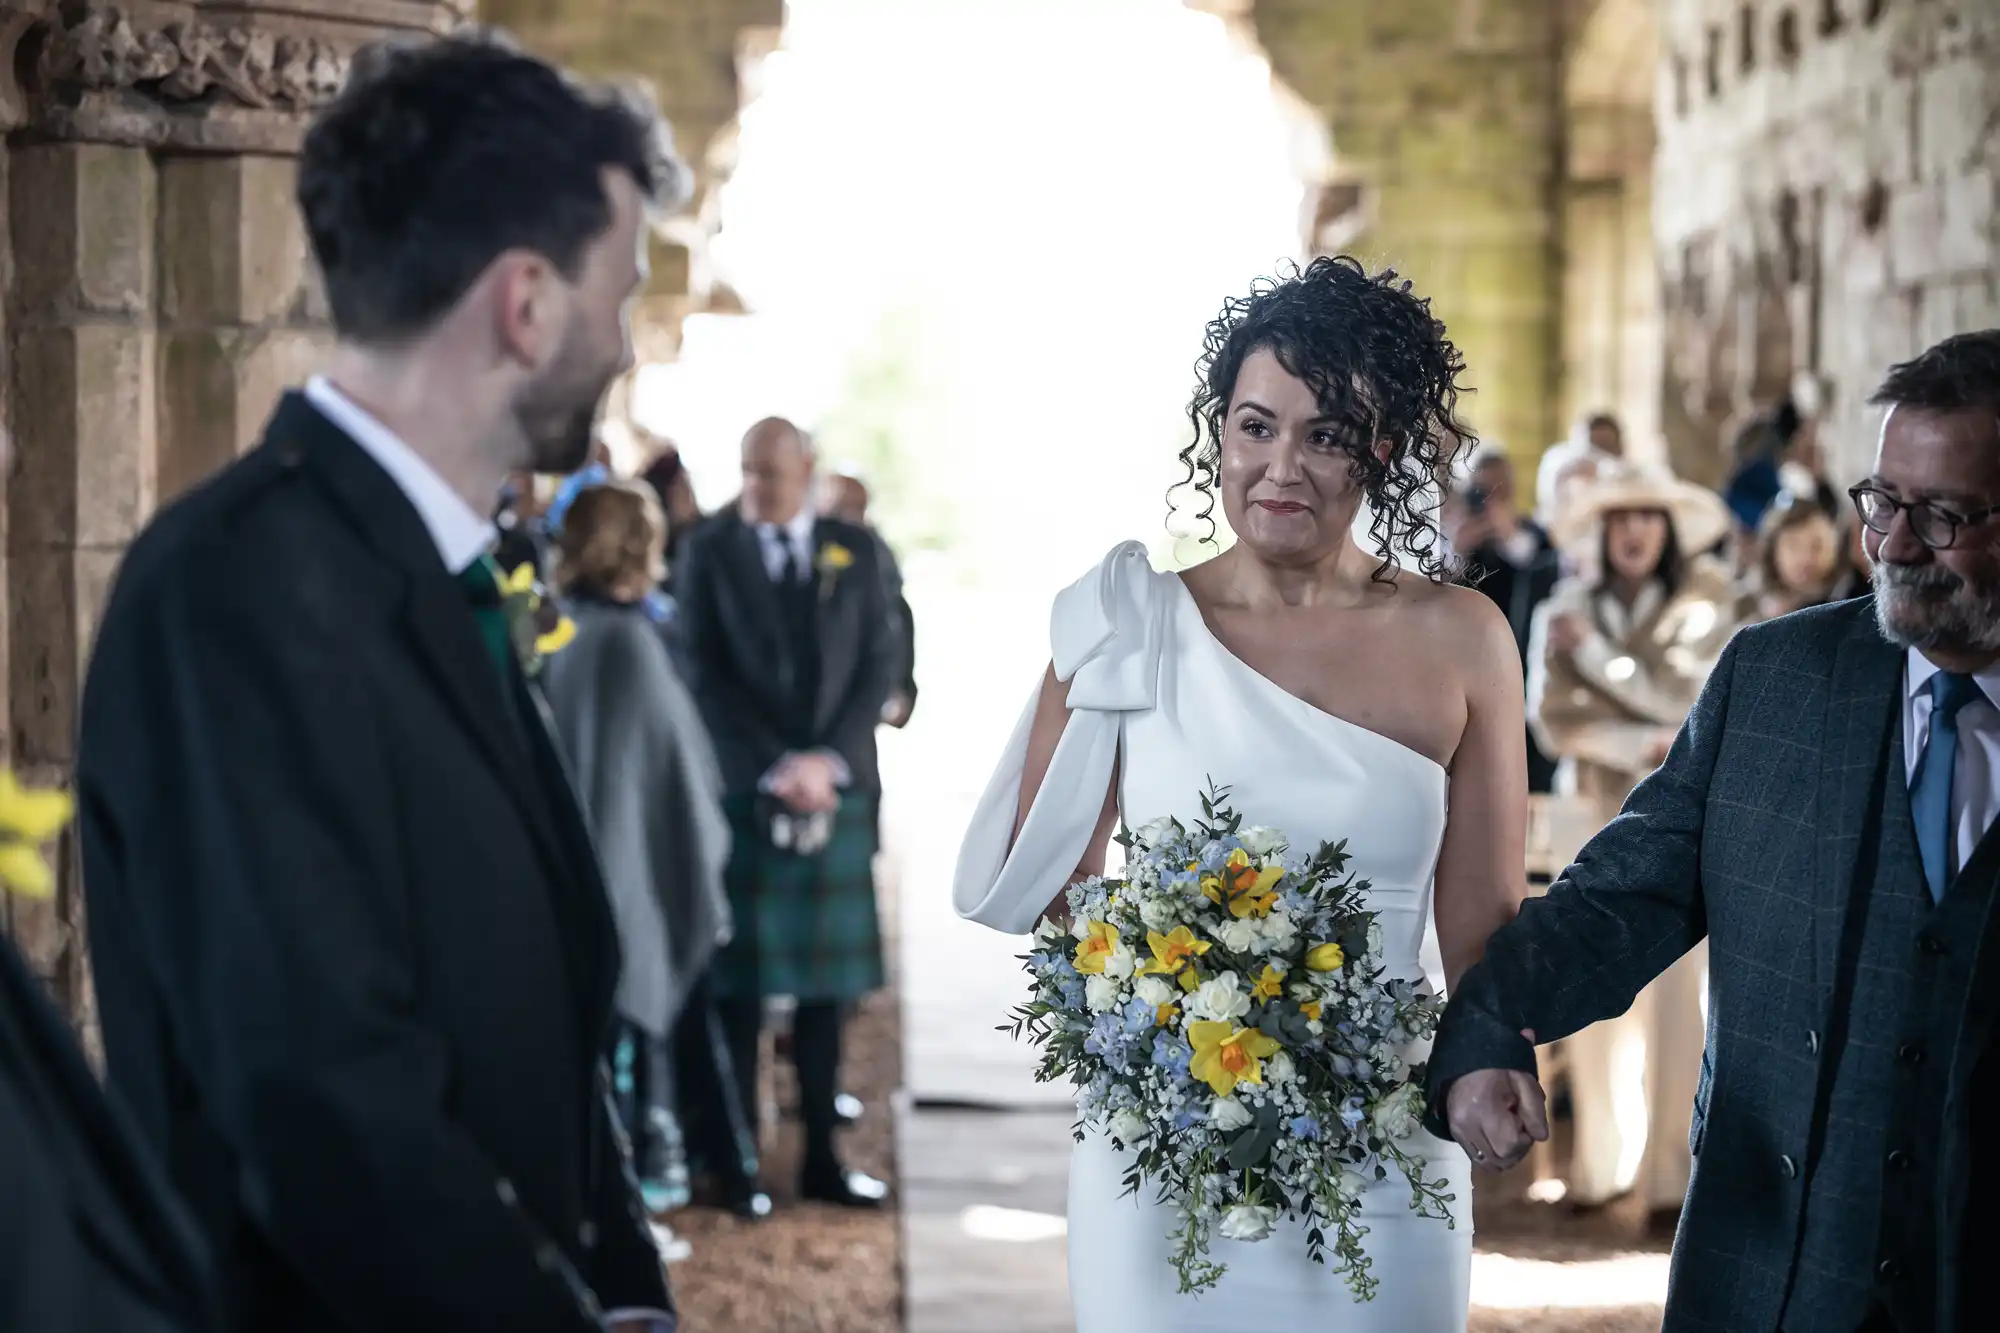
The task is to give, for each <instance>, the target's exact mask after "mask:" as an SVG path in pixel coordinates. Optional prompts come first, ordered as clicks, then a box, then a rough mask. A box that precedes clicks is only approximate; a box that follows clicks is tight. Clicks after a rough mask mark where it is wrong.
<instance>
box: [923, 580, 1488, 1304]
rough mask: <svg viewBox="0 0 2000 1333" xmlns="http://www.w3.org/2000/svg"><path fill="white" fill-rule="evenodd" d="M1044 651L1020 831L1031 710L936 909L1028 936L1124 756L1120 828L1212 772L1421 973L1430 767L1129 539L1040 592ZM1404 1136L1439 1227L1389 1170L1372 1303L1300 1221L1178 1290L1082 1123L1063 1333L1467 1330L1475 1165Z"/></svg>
mask: <svg viewBox="0 0 2000 1333" xmlns="http://www.w3.org/2000/svg"><path fill="white" fill-rule="evenodd" d="M1051 639H1052V647H1053V650H1054V662H1055V668H1056V674H1057V676H1058V677H1059V678H1061V679H1062V680H1064V681H1066V682H1067V683H1068V686H1069V696H1068V698H1069V707H1070V710H1071V713H1070V720H1069V723H1068V725H1067V727H1066V728H1065V730H1064V732H1063V736H1062V740H1061V742H1060V743H1059V744H1058V745H1057V747H1056V753H1055V759H1054V761H1053V763H1052V764H1051V765H1050V768H1049V771H1048V775H1047V777H1046V778H1045V779H1044V780H1043V782H1042V786H1041V788H1040V791H1039V794H1038V795H1037V796H1036V798H1035V803H1034V806H1033V807H1032V808H1031V809H1030V811H1029V812H1028V818H1027V820H1026V822H1025V824H1024V825H1023V827H1022V829H1021V836H1020V838H1019V840H1018V841H1014V839H1013V830H1014V822H1015V816H1016V813H1017V809H1018V805H1019V792H1020V781H1021V770H1022V764H1023V760H1024V757H1025V755H1026V751H1027V739H1028V730H1029V724H1030V722H1031V720H1032V717H1033V712H1034V708H1033V704H1032V702H1031V703H1030V705H1029V710H1028V713H1027V714H1026V715H1024V716H1023V717H1022V719H1021V722H1020V725H1019V726H1018V727H1017V728H1016V729H1015V732H1014V736H1013V739H1012V740H1011V741H1010V742H1009V744H1008V747H1007V752H1006V754H1005V756H1004V758H1003V759H1002V760H1001V762H1000V765H999V770H998V771H997V772H996V773H995V774H994V776H993V781H992V783H991V784H990V785H989V787H988V788H987V790H986V794H985V795H984V797H983V798H982V799H981V801H980V804H979V808H978V811H977V813H976V814H975V815H974V817H973V822H972V827H971V829H970V830H969V832H968V833H967V835H966V841H965V846H964V849H963V851H962V852H961V854H960V860H959V866H958V873H957V876H956V880H955V883H954V886H953V897H954V901H955V905H956V906H957V908H958V911H959V913H960V914H961V915H963V916H966V917H969V918H971V919H972V920H975V921H979V922H981V923H983V924H985V925H989V926H992V927H994V928H995V929H998V930H1002V931H1006V932H1009V933H1026V932H1027V931H1029V930H1031V929H1033V927H1034V924H1035V921H1036V919H1037V917H1038V916H1039V914H1040V912H1041V909H1042V908H1043V907H1044V906H1046V905H1047V903H1048V901H1049V899H1050V898H1051V897H1053V896H1054V894H1055V892H1056V890H1057V889H1058V888H1060V887H1061V886H1062V885H1063V884H1064V883H1066V882H1067V881H1068V879H1069V877H1070V876H1071V875H1072V874H1073V873H1074V872H1075V869H1076V865H1077V862H1078V861H1079V860H1080V859H1081V857H1082V855H1083V852H1084V849H1085V846H1086V844H1087V843H1088V841H1089V838H1090V834H1091V832H1092V830H1093V829H1094V828H1095V826H1096V823H1097V816H1098V812H1099V810H1100V809H1101V808H1102V806H1103V800H1104V792H1105V789H1106V788H1107V786H1108V785H1109V783H1110V781H1111V774H1112V770H1113V762H1114V759H1116V757H1117V756H1118V755H1119V754H1120V753H1121V752H1122V754H1123V756H1124V763H1123V765H1122V768H1121V769H1120V773H1121V777H1120V787H1119V793H1118V800H1119V808H1120V811H1121V813H1122V814H1123V816H1124V818H1125V820H1126V822H1127V823H1128V824H1131V825H1137V824H1140V823H1143V822H1145V821H1146V820H1149V819H1153V818H1156V817H1158V816H1160V815H1174V816H1177V817H1179V818H1180V819H1181V820H1182V821H1183V822H1184V823H1186V822H1192V821H1193V820H1194V819H1196V818H1198V817H1199V815H1200V806H1199V804H1198V799H1197V798H1198V796H1199V794H1200V793H1201V792H1202V791H1203V790H1204V789H1205V788H1206V786H1207V785H1208V783H1209V782H1210V781H1211V780H1213V781H1214V782H1216V783H1218V784H1221V785H1223V786H1225V787H1227V788H1229V791H1230V804H1231V806H1232V808H1234V809H1235V810H1237V811H1238V812H1239V813H1241V814H1242V815H1243V817H1244V819H1245V820H1246V821H1247V822H1249V823H1254V824H1268V825H1270V826H1272V827H1275V828H1279V829H1282V830H1284V831H1285V832H1286V833H1287V834H1288V835H1290V837H1291V838H1292V839H1293V840H1294V842H1295V843H1296V844H1300V845H1305V846H1312V847H1317V846H1318V844H1319V843H1320V842H1321V841H1322V840H1335V841H1337V840H1339V839H1342V838H1346V839H1349V840H1350V841H1349V850H1350V852H1351V853H1352V854H1353V861H1352V866H1353V869H1354V870H1355V871H1356V872H1357V873H1359V874H1360V875H1361V876H1363V877H1365V878H1367V879H1369V880H1371V881H1372V882H1373V888H1372V889H1371V891H1370V895H1369V897H1370V906H1371V907H1373V908H1374V909H1375V910H1376V911H1377V912H1379V913H1380V922H1381V926H1382V934H1383V939H1384V941H1385V950H1386V953H1387V960H1388V967H1389V970H1390V972H1391V973H1392V974H1394V975H1397V976H1401V977H1408V978H1417V977H1420V976H1423V975H1425V969H1424V968H1423V966H1422V964H1421V962H1420V960H1419V952H1420V950H1421V948H1422V946H1423V940H1424V932H1425V927H1426V926H1427V924H1428V923H1429V921H1430V914H1431V881H1432V874H1433V872H1434V870H1435V868H1436V864H1437V855H1438V845H1439V841H1440V839H1441V837H1442V835H1443V832H1444V821H1445V795H1446V787H1447V781H1446V776H1445V772H1444V770H1443V769H1441V768H1439V767H1438V766H1437V764H1435V763H1433V762H1432V761H1431V760H1429V759H1427V758H1425V757H1424V756H1422V755H1420V754H1418V753H1416V752H1415V751H1414V750H1411V749H1409V748H1407V747H1405V746H1403V745H1401V744H1399V743H1398V742H1396V741H1393V740H1390V739H1389V738H1388V737H1386V736H1382V735H1379V734H1377V733H1375V732H1372V731H1369V730H1367V729H1366V728H1364V727H1361V726H1359V725H1357V724H1355V723H1352V722H1347V721H1343V720H1342V719H1340V718H1337V717H1334V716H1332V715H1330V714H1327V713H1323V712H1321V711H1320V710H1318V709H1317V708H1314V707H1313V706H1312V705H1310V704H1308V703H1306V702H1305V701H1303V700H1301V699H1299V698H1297V697H1295V696H1293V695H1291V694H1288V693H1286V692H1285V691H1284V690H1281V689H1280V688H1278V687H1277V686H1276V685H1274V684H1272V683H1271V682H1270V681H1269V680H1267V679H1266V678H1265V677H1263V676H1261V675H1259V674H1258V673H1257V672H1256V671H1254V670H1252V669H1251V668H1250V667H1249V666H1248V665H1247V664H1245V663H1244V662H1243V661H1242V660H1241V659H1240V658H1237V657H1236V656H1234V655H1233V654H1231V653H1230V652H1229V651H1228V649H1226V648H1224V647H1223V645H1222V644H1221V642H1220V641H1219V640H1217V639H1216V638H1215V636H1214V635H1213V634H1212V633H1211V632H1210V631H1209V629H1208V627H1207V624H1206V623H1205V622H1204V621H1203V619H1202V616H1201V612H1200V610H1199V608H1197V607H1196V605H1195V603H1194V599H1193V598H1192V597H1191V596H1190V595H1189V594H1188V592H1187V589H1186V585H1185V584H1183V583H1182V582H1181V580H1180V578H1179V577H1178V576H1177V575H1172V574H1156V573H1154V572H1153V570H1152V568H1151V566H1150V565H1149V564H1148V562H1147V559H1146V554H1145V549H1144V548H1143V547H1141V546H1139V545H1138V544H1136V543H1127V544H1126V545H1124V546H1121V547H1119V548H1117V549H1116V550H1114V551H1113V552H1112V553H1111V555H1110V556H1109V557H1107V558H1106V560H1105V561H1104V563H1103V564H1102V565H1101V566H1100V567H1099V568H1098V569H1097V570H1096V571H1095V572H1094V573H1092V574H1091V575H1089V576H1088V577H1086V578H1085V579H1083V580H1082V581H1081V582H1079V583H1077V584H1076V585H1074V586H1073V587H1071V588H1069V589H1067V590H1066V591H1064V592H1063V593H1062V594H1061V595H1060V596H1059V597H1058V598H1057V599H1056V604H1055V611H1054V614H1053V616H1052V632H1051ZM1010 843H1012V846H1011V848H1010ZM1430 980H1431V981H1432V984H1434V985H1435V984H1437V983H1438V980H1439V979H1438V978H1437V977H1435V976H1432V977H1431V978H1430ZM1417 1058H1420V1057H1417ZM1411 1146H1412V1148H1413V1149H1414V1150H1415V1151H1416V1152H1417V1153H1419V1154H1420V1155H1422V1156H1423V1157H1424V1158H1426V1160H1427V1161H1428V1163H1429V1168H1428V1171H1427V1174H1428V1175H1429V1176H1430V1177H1431V1178H1433V1179H1435V1178H1437V1177H1439V1176H1443V1177H1444V1178H1445V1179H1446V1180H1447V1181H1448V1182H1449V1186H1448V1188H1449V1192H1450V1193H1452V1194H1453V1195H1454V1196H1455V1200H1454V1202H1453V1204H1452V1211H1453V1214H1454V1222H1455V1225H1454V1226H1453V1227H1450V1228H1448V1227H1446V1225H1445V1224H1444V1222H1442V1221H1440V1220H1436V1219H1432V1218H1422V1217H1418V1216H1416V1215H1415V1214H1414V1213H1412V1212H1411V1211H1410V1208H1409V1203H1410V1192H1409V1187H1408V1186H1407V1185H1406V1184H1405V1183H1404V1181H1403V1179H1402V1177H1401V1176H1400V1175H1398V1174H1395V1173H1393V1172H1392V1173H1391V1176H1390V1178H1389V1180H1387V1181H1386V1182H1383V1183H1382V1184H1380V1185H1378V1186H1376V1187H1375V1188H1374V1189H1373V1190H1371V1191H1370V1193H1369V1194H1368V1195H1367V1196H1365V1198H1364V1200H1363V1219H1364V1221H1365V1223H1366V1225H1367V1226H1368V1228H1369V1232H1368V1235H1367V1237H1366V1239H1365V1241H1364V1244H1365V1245H1366V1247H1367V1250H1368V1253H1369V1254H1370V1256H1371V1257H1372V1258H1373V1260H1374V1274H1375V1276H1376V1277H1377V1278H1378V1279H1379V1280H1380V1281H1381V1288H1380V1290H1379V1291H1378V1292H1377V1294H1376V1297H1375V1299H1374V1300H1372V1301H1369V1302H1366V1303H1358V1302H1355V1301H1354V1300H1353V1299H1352V1298H1351V1297H1350V1296H1349V1294H1348V1292H1347V1288H1346V1286H1345V1284H1344V1283H1343V1282H1341V1281H1340V1280H1339V1279H1338V1278H1336V1277H1335V1276H1333V1275H1332V1273H1330V1272H1329V1271H1328V1270H1327V1269H1325V1268H1323V1267H1321V1266H1320V1265H1318V1264H1315V1263H1313V1262H1312V1261H1311V1260H1309V1259H1308V1258H1307V1257H1306V1246H1305V1238H1304V1235H1303V1232H1302V1231H1301V1230H1300V1229H1299V1228H1298V1227H1296V1226H1286V1227H1281V1228H1280V1229H1279V1230H1278V1231H1277V1232H1276V1233H1275V1234H1273V1235H1272V1236H1271V1237H1269V1238H1268V1239H1266V1240H1263V1241H1258V1242H1254V1243H1245V1242H1237V1241H1228V1240H1223V1239H1221V1238H1220V1237H1218V1238H1217V1239H1216V1241H1215V1242H1214V1250H1213V1253H1214V1256H1215V1258H1217V1259H1218V1260H1219V1261H1221V1262H1222V1263H1224V1264H1226V1265H1227V1266H1228V1273H1227V1275H1226V1276H1225V1277H1224V1278H1223V1279H1222V1283H1221V1285H1220V1286H1218V1287H1216V1288H1215V1289H1213V1290H1211V1291H1209V1292H1207V1293H1204V1294H1203V1295H1201V1296H1198V1297H1195V1296H1182V1295H1180V1294H1178V1291H1177V1280H1176V1277H1175V1274H1174V1270H1173V1268H1172V1266H1171V1265H1170V1263H1169V1262H1168V1254H1169V1247H1168V1242H1167V1233H1168V1230H1169V1226H1170V1223H1169V1220H1168V1217H1167V1216H1166V1214H1165V1213H1164V1212H1163V1211H1162V1210H1161V1209H1160V1208H1159V1207H1158V1205H1156V1204H1155V1203H1154V1202H1153V1198H1154V1195H1153V1193H1152V1192H1151V1191H1150V1190H1144V1189H1142V1191H1141V1193H1140V1194H1139V1195H1138V1196H1136V1197H1131V1196H1127V1197H1121V1195H1123V1190H1124V1162H1123V1161H1122V1160H1121V1158H1123V1156H1124V1154H1122V1153H1120V1152H1119V1151H1118V1150H1117V1149H1115V1148H1113V1147H1112V1145H1111V1142H1110V1140H1109V1139H1107V1138H1105V1137H1103V1136H1102V1135H1100V1134H1097V1133H1090V1134H1089V1136H1088V1137H1087V1138H1086V1140H1085V1141H1084V1142H1083V1143H1081V1144H1079V1145H1078V1147H1077V1149H1076V1154H1075V1157H1074V1159H1073V1161H1072V1163H1071V1166H1070V1184H1069V1268H1070V1291H1071V1298H1072V1301H1073V1304H1074V1306H1075V1310H1076V1326H1077V1333H1130V1330H1135V1329H1144V1330H1146V1333H1225V1330H1226V1331H1227V1333H1243V1331H1244V1330H1249V1329H1284V1330H1287V1333H1317V1331H1318V1330H1326V1331H1327V1333H1447V1331H1456V1333H1463V1330H1464V1328H1465V1322H1466V1307H1467V1301H1468V1298H1469V1290H1470V1285H1471V1269H1472V1180H1471V1166H1470V1163H1469V1162H1467V1160H1466V1157H1465V1154H1464V1152H1463V1151H1462V1150H1460V1149H1459V1148H1458V1146H1457V1145H1456V1144H1449V1143H1443V1142H1440V1141H1438V1140H1437V1139H1434V1138H1431V1137H1430V1136H1429V1135H1423V1136H1422V1137H1421V1139H1420V1140H1419V1141H1418V1142H1417V1143H1415V1144H1413V1145H1411Z"/></svg>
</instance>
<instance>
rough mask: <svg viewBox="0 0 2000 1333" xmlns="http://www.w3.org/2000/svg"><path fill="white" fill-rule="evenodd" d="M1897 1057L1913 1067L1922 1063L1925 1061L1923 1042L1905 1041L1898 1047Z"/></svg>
mask: <svg viewBox="0 0 2000 1333" xmlns="http://www.w3.org/2000/svg"><path fill="white" fill-rule="evenodd" d="M1896 1059H1897V1060H1899V1061H1900V1062H1902V1063H1903V1064H1906V1065H1910V1066H1912V1067H1914V1066H1916V1065H1920V1064H1922V1063H1923V1062H1924V1047H1923V1043H1922V1042H1916V1041H1906V1042H1904V1043H1903V1044H1902V1045H1901V1046H1898V1047H1897V1048H1896Z"/></svg>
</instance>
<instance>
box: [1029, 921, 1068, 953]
mask: <svg viewBox="0 0 2000 1333" xmlns="http://www.w3.org/2000/svg"><path fill="white" fill-rule="evenodd" d="M1068 935H1069V931H1068V930H1066V929H1065V928H1064V927H1063V924H1062V923H1061V922H1060V921H1050V920H1048V919H1047V918H1046V917H1045V918H1043V919H1042V921H1041V922H1040V924H1038V925H1037V926H1036V927H1035V943H1037V944H1039V945H1042V946H1044V947H1046V946H1048V945H1051V944H1054V943H1055V942H1056V941H1057V940H1060V939H1064V938H1066V937H1067V936H1068Z"/></svg>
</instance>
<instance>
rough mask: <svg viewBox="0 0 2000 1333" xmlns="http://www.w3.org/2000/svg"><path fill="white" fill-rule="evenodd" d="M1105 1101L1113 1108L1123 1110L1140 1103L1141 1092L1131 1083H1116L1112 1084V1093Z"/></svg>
mask: <svg viewBox="0 0 2000 1333" xmlns="http://www.w3.org/2000/svg"><path fill="white" fill-rule="evenodd" d="M1105 1101H1106V1104H1107V1105H1109V1106H1110V1107H1111V1109H1112V1110H1114V1111H1122V1110H1124V1109H1125V1108H1126V1107H1128V1106H1137V1105H1138V1104H1139V1093H1138V1090H1137V1089H1136V1088H1134V1087H1133V1086H1132V1085H1131V1084H1129V1083H1114V1084H1112V1085H1111V1095H1110V1096H1109V1097H1108V1098H1106V1099H1105Z"/></svg>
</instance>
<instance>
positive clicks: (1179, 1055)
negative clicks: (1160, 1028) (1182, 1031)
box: [1153, 1032, 1194, 1078]
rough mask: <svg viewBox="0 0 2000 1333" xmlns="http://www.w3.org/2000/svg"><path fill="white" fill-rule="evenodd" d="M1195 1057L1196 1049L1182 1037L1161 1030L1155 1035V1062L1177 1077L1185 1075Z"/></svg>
mask: <svg viewBox="0 0 2000 1333" xmlns="http://www.w3.org/2000/svg"><path fill="white" fill-rule="evenodd" d="M1193 1059H1194V1049H1193V1048H1192V1047H1190V1046H1189V1045H1188V1044H1187V1042H1186V1041H1184V1040H1183V1039H1181V1038H1180V1037H1176V1036H1174V1035H1173V1034H1172V1033H1170V1032H1160V1033H1156V1034H1154V1037H1153V1063H1154V1064H1155V1065H1157V1066H1159V1067H1160V1068H1161V1069H1164V1070H1166V1071H1167V1072H1168V1073H1170V1074H1172V1075H1173V1076H1174V1077H1176V1078H1182V1077H1185V1076H1186V1074H1187V1072H1188V1062H1189V1061H1191V1060H1193Z"/></svg>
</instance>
